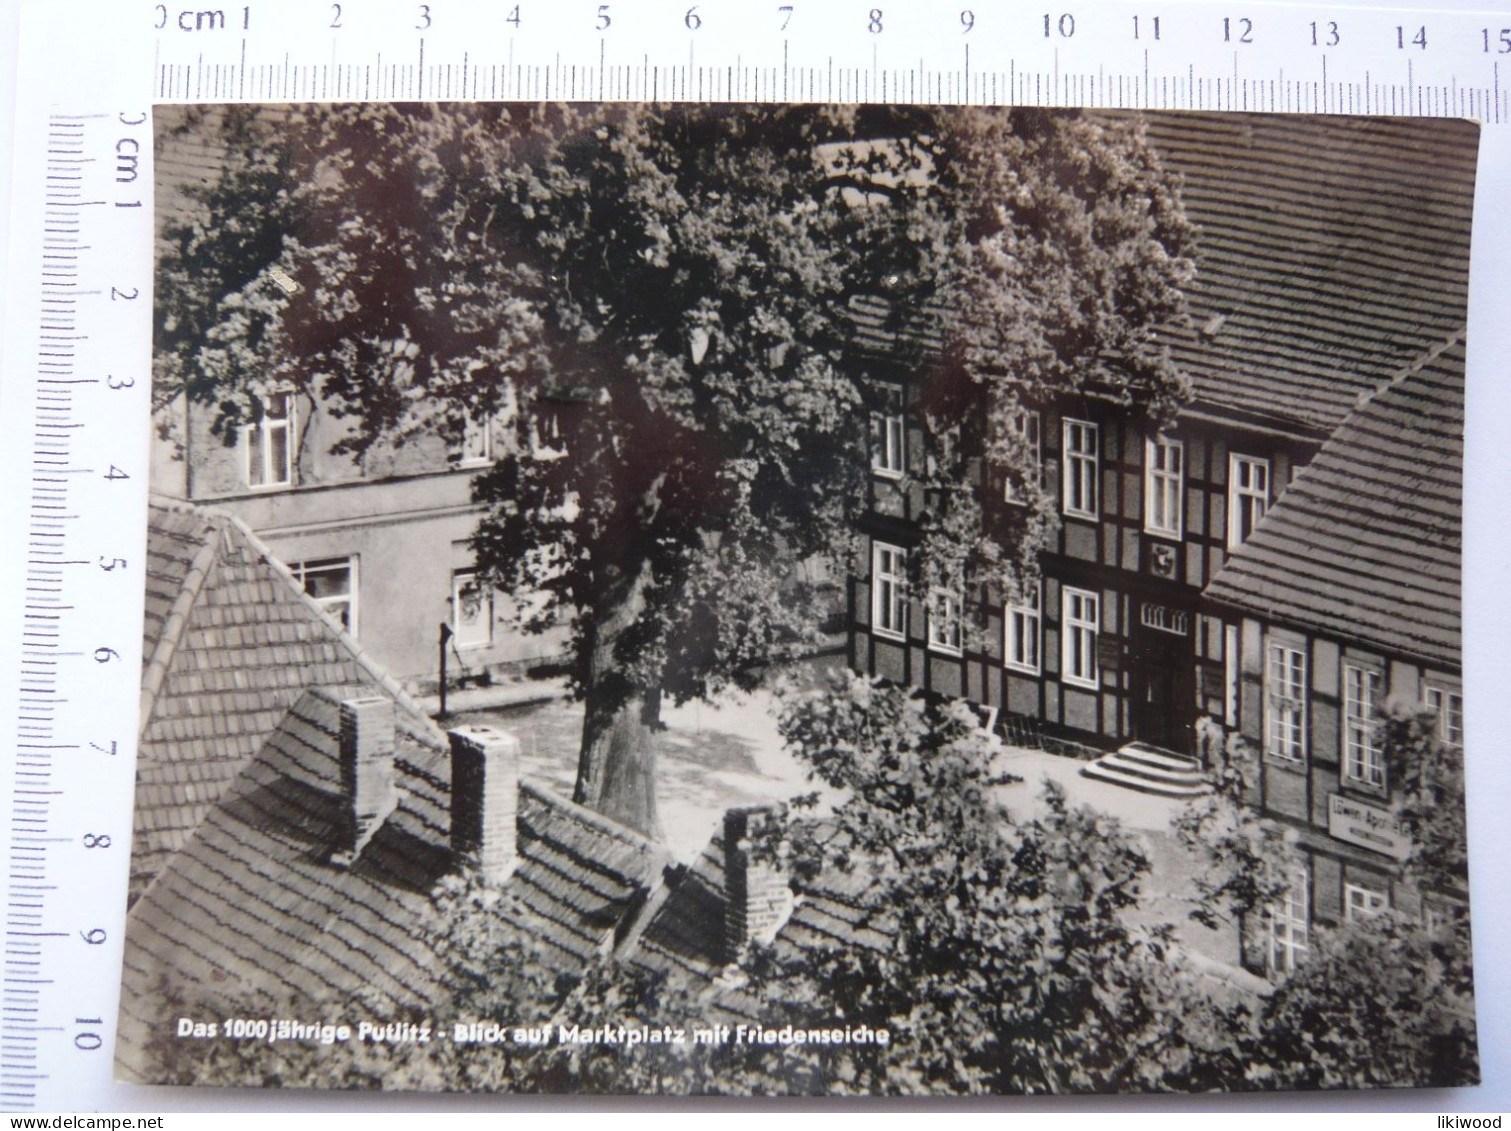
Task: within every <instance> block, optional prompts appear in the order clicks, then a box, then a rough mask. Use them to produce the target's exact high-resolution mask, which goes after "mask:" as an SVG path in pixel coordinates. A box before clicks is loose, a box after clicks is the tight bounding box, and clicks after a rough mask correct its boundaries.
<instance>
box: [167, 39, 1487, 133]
mask: <svg viewBox="0 0 1511 1131" xmlns="http://www.w3.org/2000/svg"><path fill="white" fill-rule="evenodd" d="M424 51H425V48H424V43H423V41H422V42H421V43H420V45H419V46H418V47H417V48H416V58H415V61H413V62H402V63H401V62H394V61H393V60H392V59H391V58H390V60H389V61H388V62H387V63H384V62H383V61H382V59H381V57H380V58H379V59H378V60H377V62H376V63H375V64H358V63H344V64H330V63H309V64H302V65H301V64H296V63H291V62H290V61H289V60H288V59H286V58H285V59H282V60H277V61H270V62H266V63H247V64H241V63H224V64H222V63H206V62H204V61H203V60H199V61H196V62H194V63H179V64H169V63H164V64H161V65H160V66H159V69H158V81H157V89H156V97H157V98H158V100H159V101H163V102H239V101H246V102H325V101H389V100H404V99H421V98H432V99H437V100H441V101H447V100H452V99H456V100H462V101H469V100H475V101H503V102H510V101H525V102H540V101H547V102H549V101H551V100H553V99H557V100H564V101H568V102H575V101H582V100H608V101H651V102H655V101H661V100H668V101H681V102H839V103H851V102H898V103H910V102H917V103H945V104H958V105H976V106H980V105H987V106H1064V107H1070V106H1086V107H1093V108H1099V109H1113V108H1116V109H1146V110H1212V111H1254V112H1269V113H1282V114H1365V115H1382V116H1394V115H1410V116H1421V117H1459V118H1478V119H1480V120H1481V121H1484V122H1489V123H1493V124H1501V123H1505V122H1511V90H1508V89H1505V88H1502V86H1501V84H1500V64H1499V62H1495V63H1492V67H1491V71H1492V77H1491V80H1490V81H1489V82H1487V83H1482V84H1479V85H1461V84H1460V83H1459V82H1458V80H1457V79H1452V80H1450V81H1448V82H1445V83H1416V82H1412V81H1411V79H1410V78H1409V77H1408V78H1407V79H1406V80H1405V81H1402V82H1381V81H1377V80H1375V79H1373V78H1372V77H1371V75H1370V74H1369V73H1367V72H1366V73H1365V75H1364V76H1363V77H1362V78H1360V79H1359V80H1357V81H1342V80H1328V79H1326V78H1322V77H1318V78H1296V77H1294V76H1293V77H1291V78H1289V79H1288V78H1286V77H1285V75H1284V72H1283V71H1282V72H1281V73H1280V74H1279V75H1278V76H1276V77H1265V78H1260V77H1255V78H1248V77H1242V76H1238V77H1235V76H1202V75H1197V74H1196V72H1195V67H1194V65H1192V66H1189V67H1188V68H1187V69H1186V70H1185V71H1184V72H1165V73H1151V71H1150V70H1149V69H1147V68H1146V69H1144V70H1143V71H1137V72H1109V71H1108V70H1107V69H1106V68H1105V67H1098V68H1097V69H1096V70H1095V71H1085V72H1075V71H1064V72H1062V71H1060V70H1058V69H1051V70H1048V71H1043V70H1032V69H1029V68H1019V67H1018V66H1017V65H1016V61H1012V62H1010V63H1009V65H1008V67H1007V68H1006V69H1003V70H993V71H987V72H983V71H979V70H977V71H970V70H967V69H963V68H962V69H961V70H958V71H945V70H938V69H930V68H928V67H925V66H923V65H922V64H920V65H919V66H917V67H915V68H910V69H904V68H886V69H869V70H868V69H863V68H859V67H846V66H836V65H835V64H834V62H833V60H832V59H831V60H829V61H828V63H827V64H826V65H824V66H815V67H802V68H789V69H783V68H779V67H754V66H748V65H743V64H742V65H739V66H734V65H730V66H726V67H708V66H697V67H690V66H687V65H685V64H684V65H670V66H660V65H655V64H651V63H650V62H649V61H648V60H643V61H641V62H640V63H625V64H615V65H600V66H593V65H590V64H589V65H581V66H579V65H576V64H566V63H563V62H561V61H560V60H557V61H555V62H552V63H549V64H531V65H528V66H527V65H525V64H521V63H517V64H512V65H511V64H507V63H477V62H472V61H470V60H469V59H468V58H467V57H466V53H464V55H463V56H462V57H461V58H460V59H458V60H457V61H455V62H444V63H437V62H435V61H433V60H432V61H431V62H429V63H424V62H421V61H420V60H421V59H423V56H424ZM1322 68H1323V70H1324V71H1325V64H1324V65H1322Z"/></svg>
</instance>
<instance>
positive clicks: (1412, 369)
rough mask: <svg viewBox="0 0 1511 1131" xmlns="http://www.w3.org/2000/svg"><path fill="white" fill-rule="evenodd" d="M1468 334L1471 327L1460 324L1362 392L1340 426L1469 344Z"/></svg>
mask: <svg viewBox="0 0 1511 1131" xmlns="http://www.w3.org/2000/svg"><path fill="white" fill-rule="evenodd" d="M1468 335H1469V327H1468V326H1467V325H1465V326H1460V327H1459V328H1458V329H1457V330H1455V331H1454V332H1453V333H1451V334H1449V335H1448V336H1447V337H1446V338H1444V339H1443V340H1442V341H1440V342H1435V343H1433V344H1432V345H1431V346H1429V347H1428V348H1427V349H1426V350H1425V351H1423V352H1422V353H1421V354H1420V355H1418V356H1417V358H1416V359H1415V360H1413V361H1412V362H1410V363H1409V364H1408V365H1407V366H1406V367H1405V368H1404V369H1402V370H1401V371H1400V372H1399V373H1396V374H1395V375H1393V376H1391V377H1388V378H1386V379H1385V380H1384V381H1382V382H1380V384H1379V385H1378V386H1377V387H1375V388H1373V389H1370V390H1368V391H1367V392H1363V393H1360V394H1359V399H1358V401H1357V402H1356V403H1355V404H1354V408H1353V411H1352V412H1350V413H1349V414H1348V416H1347V417H1344V418H1343V420H1342V421H1341V422H1340V423H1339V425H1338V427H1339V428H1340V429H1341V428H1342V427H1343V426H1344V425H1346V424H1347V423H1348V421H1349V417H1352V416H1353V415H1354V414H1355V413H1357V412H1361V411H1363V410H1364V409H1366V408H1368V407H1369V406H1370V405H1371V404H1373V403H1374V401H1375V400H1376V399H1377V398H1379V397H1381V396H1384V395H1385V394H1386V393H1389V392H1392V391H1393V390H1395V389H1398V388H1400V387H1401V386H1402V385H1404V384H1405V383H1406V382H1407V381H1408V380H1409V379H1410V378H1412V377H1415V376H1416V375H1417V374H1418V373H1420V372H1422V370H1424V369H1426V368H1427V367H1428V366H1429V365H1431V364H1432V363H1433V362H1434V361H1436V360H1437V359H1438V358H1440V357H1442V356H1443V355H1444V354H1445V353H1447V352H1448V351H1449V350H1451V349H1452V348H1453V347H1454V346H1456V345H1465V346H1467V345H1468Z"/></svg>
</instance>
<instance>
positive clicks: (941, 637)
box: [929, 589, 963, 656]
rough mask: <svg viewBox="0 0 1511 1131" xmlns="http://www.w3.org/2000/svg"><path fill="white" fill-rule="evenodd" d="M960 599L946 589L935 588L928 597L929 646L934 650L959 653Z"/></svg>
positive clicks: (960, 632)
mask: <svg viewBox="0 0 1511 1131" xmlns="http://www.w3.org/2000/svg"><path fill="white" fill-rule="evenodd" d="M962 614H963V609H962V608H961V600H960V597H959V596H958V595H957V594H954V593H951V592H950V591H949V590H948V589H935V590H934V591H933V592H932V593H931V594H930V598H929V647H930V648H933V649H934V650H935V651H936V652H949V653H950V654H952V655H955V656H958V655H960V650H961V643H962V638H963V634H962V623H961V620H962Z"/></svg>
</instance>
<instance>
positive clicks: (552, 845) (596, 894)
mask: <svg viewBox="0 0 1511 1131" xmlns="http://www.w3.org/2000/svg"><path fill="white" fill-rule="evenodd" d="M518 828H519V867H518V869H517V870H516V871H515V873H514V878H513V880H512V881H511V883H510V890H511V891H513V892H514V893H515V894H516V895H517V896H518V897H519V899H520V901H521V902H522V903H523V904H524V906H525V907H526V908H527V909H528V910H529V911H530V913H531V914H533V915H534V916H535V917H536V918H537V919H538V920H540V921H541V922H543V923H546V924H549V929H547V930H544V931H541V932H540V933H539V942H540V944H541V946H542V949H543V952H544V957H545V958H546V960H547V961H548V962H550V963H552V964H553V965H554V966H556V967H557V968H560V969H563V970H570V971H580V970H581V969H582V968H583V965H584V964H585V963H586V962H587V960H589V959H591V958H593V957H595V956H597V955H600V954H607V953H609V951H611V950H612V949H613V948H614V946H615V945H616V944H617V943H618V942H620V941H621V937H622V932H623V931H624V930H625V929H626V928H628V927H629V926H630V924H631V921H632V920H633V919H634V917H635V916H636V914H638V912H639V911H640V909H641V908H642V907H644V906H645V905H646V902H647V900H648V899H649V898H650V897H651V895H652V894H653V893H654V892H656V891H657V889H659V888H660V886H661V883H662V880H663V878H664V876H665V873H666V871H667V870H668V869H669V868H671V866H672V863H673V861H672V857H671V854H670V853H669V852H668V851H667V849H666V848H665V846H663V845H660V844H656V843H655V842H653V841H650V840H647V839H646V838H645V837H643V836H641V835H640V834H639V833H636V832H634V831H632V830H631V829H628V828H626V827H625V826H623V825H621V824H619V823H618V822H616V821H612V820H610V819H609V818H607V817H602V816H600V815H599V814H597V813H594V812H592V811H591V810H589V809H585V808H583V807H582V806H581V805H575V804H573V803H572V802H569V801H566V800H563V799H562V798H560V797H558V796H556V795H555V794H554V793H552V792H551V791H550V790H548V789H545V788H543V787H540V786H537V785H534V784H532V783H528V782H527V783H525V784H523V785H521V786H520V808H519V821H518Z"/></svg>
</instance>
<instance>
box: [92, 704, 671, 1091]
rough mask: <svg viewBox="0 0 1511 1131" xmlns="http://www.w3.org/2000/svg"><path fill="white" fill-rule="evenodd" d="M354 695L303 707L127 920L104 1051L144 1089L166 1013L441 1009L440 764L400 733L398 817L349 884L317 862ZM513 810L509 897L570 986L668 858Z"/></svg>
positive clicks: (446, 783) (443, 811)
mask: <svg viewBox="0 0 1511 1131" xmlns="http://www.w3.org/2000/svg"><path fill="white" fill-rule="evenodd" d="M353 694H357V695H367V694H370V691H368V690H367V689H366V688H364V687H356V688H330V689H317V690H311V691H309V692H306V693H305V694H303V695H302V696H301V697H300V698H299V700H298V702H297V703H296V704H295V705H294V707H293V708H292V709H291V710H290V711H289V712H288V713H287V714H286V715H285V716H284V718H283V719H282V721H281V722H280V724H279V725H278V727H277V728H276V730H275V731H274V732H273V734H272V735H271V736H270V737H269V739H268V741H267V742H266V743H265V744H264V746H263V747H262V749H261V750H260V751H259V752H258V753H257V755H256V756H255V757H254V758H253V759H252V760H251V762H250V763H249V764H248V765H247V766H246V768H245V770H244V771H243V772H242V773H241V774H240V776H239V777H237V778H236V780H235V781H234V782H233V783H232V785H231V786H230V788H229V789H228V790H227V791H226V792H225V796H224V797H223V798H222V800H221V801H220V803H219V804H217V805H215V806H213V807H211V808H210V810H209V813H208V816H207V817H206V818H205V820H204V822H203V823H202V825H201V826H200V827H199V829H198V830H196V832H195V833H194V835H193V836H192V837H191V838H190V839H189V841H188V843H187V845H186V846H185V847H184V848H183V850H182V851H180V852H178V853H177V854H175V855H174V856H173V857H172V858H171V859H170V860H169V861H168V862H167V863H166V864H165V865H164V867H163V869H162V871H161V872H160V874H159V875H158V877H157V879H156V881H155V882H154V883H153V884H152V886H151V887H149V888H148V889H147V891H146V893H145V894H144V895H143V896H142V898H141V899H140V900H138V901H137V903H136V905H135V906H134V907H133V908H132V910H131V913H130V916H129V919H128V926H127V935H126V956H125V969H124V974H123V978H122V996H121V1024H120V1031H121V1033H120V1040H119V1042H118V1048H119V1053H118V1059H119V1065H120V1068H121V1070H122V1072H123V1073H124V1074H125V1075H127V1076H129V1077H132V1078H137V1079H141V1078H143V1077H144V1075H145V1074H147V1073H149V1072H150V1067H149V1064H148V1062H147V1059H146V1050H147V1049H148V1048H150V1046H151V1044H152V1043H153V1042H152V1037H153V1035H154V1034H155V1033H161V1032H162V1026H163V1025H165V1024H167V1023H170V1021H171V1018H167V1017H166V1016H165V1010H167V1009H168V1008H170V1005H171V1006H172V1007H174V1008H187V1009H190V1010H191V1012H192V1008H193V1006H194V1005H195V1003H197V1002H203V1003H205V1004H206V1005H209V1004H218V1005H222V1006H223V1005H224V1004H225V1003H227V1002H234V1001H241V1002H249V1003H268V1002H288V1001H294V1002H308V1003H310V1005H311V1006H312V1007H318V1006H321V1005H327V1004H330V1003H338V1004H340V1003H352V1002H356V1001H360V1002H361V1003H362V1004H363V1005H366V1006H370V1007H372V1008H381V1007H382V1006H383V1005H385V1004H388V1005H391V1006H392V1008H393V1009H395V1010H401V1009H404V1008H405V1007H420V1008H424V1007H429V1006H436V1005H444V1004H445V1003H444V1002H442V1001H440V1000H439V991H440V983H439V977H440V973H441V970H440V967H441V961H440V959H439V958H438V956H437V954H436V951H435V949H434V947H433V945H432V944H430V943H429V942H428V941H427V931H426V927H427V921H428V920H429V918H430V916H431V908H432V906H433V905H432V900H431V895H432V892H433V891H434V889H435V888H436V885H437V882H438V881H439V880H440V879H441V878H442V877H443V876H445V875H447V874H448V873H451V872H453V871H455V870H456V861H455V858H454V854H453V852H452V849H451V845H450V822H451V817H450V804H451V798H450V794H451V785H450V764H451V762H450V756H449V752H448V751H447V749H446V748H445V746H444V744H442V743H439V742H437V741H435V740H434V739H433V738H431V737H429V736H425V735H417V734H413V733H405V732H403V731H402V730H401V732H400V734H399V738H398V749H397V752H396V758H395V766H396V771H397V774H396V777H397V785H398V792H399V804H398V806H397V808H396V809H395V810H394V812H393V813H392V814H391V815H390V816H389V817H388V818H387V820H385V821H384V823H383V824H382V826H381V827H380V828H379V829H378V831H377V832H376V834H375V835H374V836H373V838H372V839H371V841H370V842H369V843H368V844H367V845H366V846H365V847H364V848H363V849H362V852H361V855H360V857H359V858H358V860H357V862H356V864H355V866H353V867H350V868H343V867H338V866H336V865H335V864H333V863H332V862H331V860H330V857H331V854H332V852H333V851H334V850H335V849H336V848H338V847H339V846H341V845H342V844H344V843H345V842H344V839H343V831H342V818H341V814H342V813H343V811H344V808H343V802H342V799H341V792H340V791H341V784H340V771H339V762H338V756H339V749H338V732H339V712H340V702H341V700H342V699H343V698H348V697H350V696H352V695H353ZM519 800H520V807H519V815H518V831H519V862H518V866H517V868H516V870H515V872H514V875H513V877H512V878H511V879H510V881H509V890H510V891H512V892H514V893H516V894H517V895H518V896H519V898H520V903H521V904H522V906H523V908H524V913H525V915H526V916H528V917H529V920H530V921H529V922H528V923H526V924H525V926H526V929H527V930H528V932H529V933H530V935H531V937H532V938H535V939H537V940H538V941H539V942H540V943H541V944H542V948H541V956H542V958H543V960H544V961H545V962H547V963H549V964H550V965H551V967H552V969H555V970H558V971H560V972H563V973H578V972H580V971H581V970H582V968H583V966H584V964H585V960H586V959H588V958H590V957H592V956H593V955H594V954H596V953H599V952H603V951H607V950H608V949H609V948H610V947H611V946H612V944H613V941H614V939H615V937H616V933H617V932H618V931H620V930H621V929H622V926H623V924H624V923H625V922H627V921H628V920H629V919H631V918H632V917H633V916H634V914H635V913H636V912H637V911H638V910H639V909H640V908H641V907H643V906H644V905H645V903H646V900H647V897H648V895H649V893H651V892H652V891H653V890H655V888H656V887H657V886H658V885H659V884H660V881H661V877H662V873H663V870H664V869H665V868H666V866H667V864H668V862H669V860H668V857H667V856H666V854H665V852H664V850H663V849H662V848H660V847H659V846H657V845H654V844H652V843H650V842H649V841H646V840H645V839H644V838H641V837H640V836H639V835H638V834H636V833H634V832H632V831H630V830H628V829H624V828H621V827H620V826H618V825H616V824H614V823H613V822H611V821H608V820H607V819H605V818H603V817H599V816H598V815H596V814H593V813H589V812H588V811H587V810H585V809H583V808H581V807H580V806H577V805H573V804H571V803H569V802H566V801H563V800H561V799H559V798H557V797H555V796H553V795H552V794H551V793H550V792H549V791H547V790H545V789H542V788H539V787H536V786H534V785H529V784H526V785H522V786H521V787H520V797H519Z"/></svg>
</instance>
